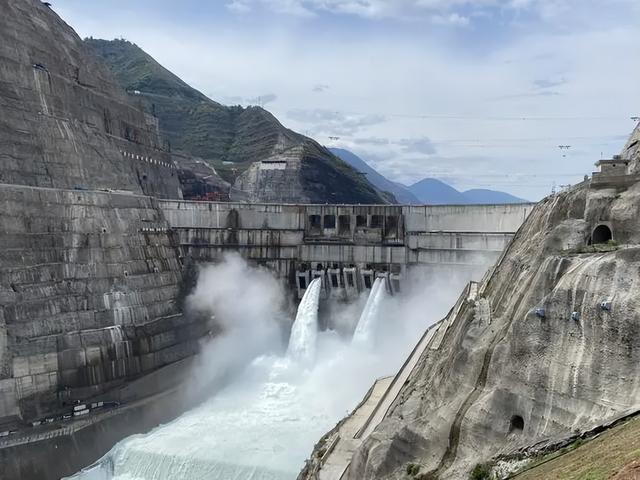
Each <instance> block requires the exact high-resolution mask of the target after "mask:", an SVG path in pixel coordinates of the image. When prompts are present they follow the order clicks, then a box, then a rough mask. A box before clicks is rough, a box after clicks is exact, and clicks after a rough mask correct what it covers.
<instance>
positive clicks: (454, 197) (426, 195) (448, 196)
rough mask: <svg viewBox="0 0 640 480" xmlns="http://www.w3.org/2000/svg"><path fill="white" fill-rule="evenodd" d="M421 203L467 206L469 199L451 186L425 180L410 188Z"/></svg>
mask: <svg viewBox="0 0 640 480" xmlns="http://www.w3.org/2000/svg"><path fill="white" fill-rule="evenodd" d="M409 191H410V192H411V193H413V194H414V195H415V196H416V197H417V198H418V200H420V203H428V204H431V205H442V204H467V203H469V202H468V200H467V197H465V196H464V194H462V193H460V192H459V191H458V190H456V189H455V188H453V187H452V186H450V185H447V184H446V183H444V182H441V181H440V180H436V179H435V178H425V179H423V180H420V181H419V182H417V183H414V184H413V185H411V186H410V187H409Z"/></svg>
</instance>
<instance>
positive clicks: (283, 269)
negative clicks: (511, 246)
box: [158, 200, 533, 297]
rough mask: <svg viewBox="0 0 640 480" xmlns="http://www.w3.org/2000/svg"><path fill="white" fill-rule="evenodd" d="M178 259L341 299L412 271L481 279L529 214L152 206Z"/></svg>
mask: <svg viewBox="0 0 640 480" xmlns="http://www.w3.org/2000/svg"><path fill="white" fill-rule="evenodd" d="M158 207H159V208H160V209H161V210H162V212H163V214H164V217H165V218H166V220H167V223H168V224H169V225H170V227H171V229H172V231H173V232H174V234H175V238H176V240H177V241H178V242H179V244H180V249H181V252H182V255H183V256H184V259H185V261H190V262H203V261H206V262H209V261H218V260H220V259H221V257H222V255H224V253H225V252H227V251H230V250H233V251H238V252H240V253H241V254H242V255H243V256H244V257H245V258H247V259H250V260H253V261H255V262H257V263H259V264H262V265H265V266H267V267H268V268H270V269H271V270H273V271H275V272H277V273H278V274H279V275H280V276H281V277H283V278H286V279H288V281H289V283H290V284H291V285H292V286H293V285H295V286H296V288H297V290H298V293H299V296H300V297H301V296H302V294H303V293H304V290H305V289H306V286H307V285H308V284H309V283H310V280H311V279H312V277H315V276H322V277H323V278H325V280H326V281H325V287H324V288H325V290H331V289H334V290H335V289H339V290H341V291H342V293H344V294H347V295H348V294H349V292H352V293H357V291H358V290H362V289H364V288H370V287H371V284H372V278H373V277H374V276H376V275H378V274H383V273H388V274H389V275H390V276H391V277H394V278H395V279H396V280H399V279H401V278H403V277H404V276H406V275H407V274H409V270H411V269H412V267H418V266H422V267H425V268H426V269H427V271H428V272H431V273H433V274H439V273H444V272H451V271H452V269H453V270H455V271H457V272H462V273H465V272H466V273H467V274H478V273H480V275H481V274H482V273H481V272H482V271H483V270H484V269H486V268H487V267H488V266H489V265H491V264H492V263H493V262H495V260H496V259H497V257H498V256H499V255H500V253H501V252H502V251H503V250H504V248H505V247H506V245H507V244H508V243H509V241H510V240H511V238H512V237H513V235H514V233H515V232H516V230H517V229H518V228H519V226H520V225H521V224H522V223H523V222H524V220H525V219H526V218H527V215H528V214H529V212H530V211H531V209H532V208H533V206H532V205H531V204H513V205H437V206H435V205H432V206H365V205H270V204H241V203H205V202H188V201H177V200H159V201H158Z"/></svg>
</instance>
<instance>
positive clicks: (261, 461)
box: [73, 257, 449, 480]
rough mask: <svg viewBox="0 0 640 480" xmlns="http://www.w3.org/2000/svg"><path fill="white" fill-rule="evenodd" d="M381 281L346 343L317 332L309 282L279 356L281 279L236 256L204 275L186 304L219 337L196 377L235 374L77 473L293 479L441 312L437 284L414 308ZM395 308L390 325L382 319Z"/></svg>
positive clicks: (87, 476)
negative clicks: (210, 321)
mask: <svg viewBox="0 0 640 480" xmlns="http://www.w3.org/2000/svg"><path fill="white" fill-rule="evenodd" d="M384 282H385V280H384V279H377V280H376V281H375V282H374V285H373V288H372V290H371V292H370V295H369V298H368V300H367V305H366V307H365V309H364V311H363V313H362V315H361V316H360V319H359V323H358V326H357V328H356V333H355V334H354V336H353V338H352V339H349V338H342V337H341V336H340V335H339V334H338V333H336V332H332V331H327V332H319V331H318V301H319V297H320V291H321V287H322V285H321V281H320V280H317V281H315V283H312V284H310V285H309V288H308V290H307V292H306V294H305V297H304V299H303V300H302V302H301V304H300V306H299V308H298V313H297V315H296V320H295V322H294V326H293V328H292V331H291V336H290V341H289V346H288V349H287V353H286V355H285V353H284V352H283V350H282V349H281V344H280V343H279V339H280V336H279V335H273V326H275V325H276V324H277V322H276V321H275V320H276V318H280V312H279V310H278V308H277V307H276V305H278V304H279V303H280V302H281V300H282V295H280V293H279V292H278V288H276V287H277V286H278V282H277V281H276V280H275V279H272V278H269V277H268V275H266V273H265V272H262V271H260V270H255V269H251V268H250V267H249V266H247V265H246V264H245V263H244V262H243V261H242V260H241V259H240V258H239V257H232V258H228V259H227V260H226V261H225V263H224V264H222V265H219V266H217V267H215V268H212V269H208V270H207V271H205V272H203V274H202V275H201V277H200V279H199V283H198V287H197V290H196V292H195V294H194V298H192V299H191V301H192V304H193V303H197V305H198V306H199V307H200V309H201V310H203V311H204V312H211V313H214V312H215V313H216V318H217V319H218V320H219V321H220V322H222V325H223V326H224V332H225V333H224V334H223V335H221V336H220V337H219V338H216V339H215V340H214V341H212V343H211V344H210V346H209V347H208V348H206V349H205V351H204V352H203V354H201V358H202V359H203V360H202V362H203V366H202V367H200V368H199V369H198V370H196V371H195V372H194V379H195V381H196V382H201V381H202V378H207V379H211V378H217V377H216V375H218V374H220V373H221V372H229V371H232V372H235V373H234V374H233V381H231V382H230V383H229V384H228V385H227V386H226V387H225V388H223V389H222V390H219V391H217V393H216V394H215V395H214V396H212V397H210V398H209V399H207V400H206V401H204V402H203V403H202V404H201V405H199V406H198V407H196V408H193V409H192V410H190V411H188V412H186V413H184V414H183V415H182V416H180V417H179V418H177V419H176V420H174V421H172V422H171V423H169V424H167V425H163V426H160V427H158V428H156V429H154V430H153V431H151V432H149V433H147V434H145V435H134V436H132V437H129V438H127V439H125V440H123V441H121V442H120V443H119V444H118V445H116V446H115V447H114V448H113V449H112V450H111V451H110V452H109V453H108V454H107V455H106V456H105V457H103V458H102V459H101V460H100V461H99V462H97V463H96V464H94V465H93V466H92V467H89V468H87V469H85V470H84V471H83V472H80V473H79V474H78V475H76V476H74V477H73V478H74V479H79V480H174V479H185V480H204V479H206V480H231V479H233V480H245V479H251V480H292V479H295V478H296V476H297V474H298V472H299V471H300V468H301V467H302V466H303V462H304V459H305V458H307V456H308V454H309V452H310V451H311V450H312V448H313V445H314V444H315V443H316V442H317V439H318V438H320V437H321V436H322V435H323V434H324V433H326V431H327V430H329V429H330V428H331V427H333V426H334V425H335V424H336V422H337V421H338V420H339V419H340V418H341V417H343V416H344V414H345V412H346V411H348V410H350V409H351V408H353V407H355V406H356V405H357V404H358V402H359V401H360V400H361V399H362V395H363V394H364V393H365V392H366V391H367V389H368V388H369V387H370V386H371V384H372V382H373V381H374V379H375V378H378V377H380V376H383V375H390V374H393V373H394V372H395V371H396V369H397V368H398V367H399V366H400V365H401V363H402V361H403V360H404V358H405V355H406V353H407V351H408V350H409V349H410V348H411V347H412V346H413V343H414V341H415V338H416V335H417V334H418V333H421V332H422V331H423V329H424V325H425V323H427V322H428V321H429V318H428V317H427V315H431V314H432V315H441V314H442V313H443V312H446V310H444V309H443V310H442V311H441V312H438V311H436V312H433V311H432V304H431V303H429V306H430V309H427V308H426V303H425V301H426V299H428V298H429V295H431V294H432V293H433V292H432V290H433V289H428V290H424V291H420V293H421V294H420V295H419V296H416V297H415V298H416V299H419V300H420V302H419V303H416V304H412V303H411V299H410V298H403V297H401V296H394V297H392V298H391V297H388V296H387V295H386V290H385V283H384ZM425 292H426V293H425ZM240 297H242V298H244V299H246V301H243V302H238V301H237V299H238V298H240ZM444 306H446V307H448V306H449V304H447V305H444ZM354 315H355V316H357V315H358V314H357V313H354ZM391 315H392V316H393V317H394V323H393V324H392V322H384V323H383V322H380V319H381V318H382V317H383V316H391ZM435 318H438V317H434V318H433V319H435ZM283 323H284V322H283ZM427 324H428V323H427ZM374 341H375V348H374V347H373V343H374ZM368 345H371V347H368ZM362 347H364V348H362ZM305 359H309V360H308V361H305ZM205 366H206V368H205Z"/></svg>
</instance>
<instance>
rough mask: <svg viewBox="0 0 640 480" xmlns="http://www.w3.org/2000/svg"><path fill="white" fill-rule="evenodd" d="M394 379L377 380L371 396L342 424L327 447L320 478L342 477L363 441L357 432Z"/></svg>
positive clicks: (332, 479) (327, 479)
mask: <svg viewBox="0 0 640 480" xmlns="http://www.w3.org/2000/svg"><path fill="white" fill-rule="evenodd" d="M392 380H393V377H386V378H381V379H379V380H376V383H374V385H373V387H372V388H371V390H370V391H369V392H370V393H369V396H368V397H367V398H366V399H365V401H364V402H363V403H362V404H361V405H360V406H359V407H358V408H357V409H356V410H355V411H354V412H353V414H352V415H351V416H350V417H349V418H348V419H347V420H346V421H345V422H344V423H343V424H342V426H341V427H340V430H339V431H338V435H337V437H336V438H335V440H334V441H333V442H332V443H331V445H330V446H329V448H328V449H327V453H326V454H325V458H323V459H322V462H323V464H322V469H321V470H320V472H319V473H320V475H319V478H320V480H337V479H339V478H341V477H342V475H343V474H344V471H345V470H346V469H347V466H349V463H350V462H351V457H353V453H354V452H355V451H356V449H357V448H358V447H359V446H360V444H361V443H362V441H361V440H359V439H357V438H354V437H355V435H356V433H357V432H358V430H360V429H361V428H362V427H363V425H364V424H365V422H366V421H367V420H368V419H369V417H370V416H371V414H372V413H373V411H374V410H375V408H376V405H378V403H379V402H380V400H381V399H382V396H383V395H384V393H385V392H386V391H387V389H388V388H389V385H390V384H391V382H392Z"/></svg>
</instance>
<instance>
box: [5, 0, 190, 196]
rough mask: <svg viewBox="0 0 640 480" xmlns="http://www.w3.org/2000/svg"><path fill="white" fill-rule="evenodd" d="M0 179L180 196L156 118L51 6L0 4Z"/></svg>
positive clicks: (31, 1) (28, 2) (31, 2)
mask: <svg viewBox="0 0 640 480" xmlns="http://www.w3.org/2000/svg"><path fill="white" fill-rule="evenodd" d="M0 9H1V10H2V15H1V16H0V109H1V112H2V114H1V115H0V147H1V148H0V182H2V183H12V184H21V185H32V186H41V187H57V188H76V187H77V188H85V189H106V188H110V189H124V190H130V191H133V192H137V193H145V194H149V195H156V196H162V197H171V198H176V197H179V196H180V188H179V182H178V177H177V172H176V170H175V168H172V167H173V165H172V163H171V158H170V156H169V155H168V153H167V152H165V151H162V150H161V149H159V147H160V146H161V142H160V140H159V138H158V127H157V121H156V119H155V118H154V117H152V116H150V115H147V114H145V113H144V112H143V111H142V110H141V109H139V108H137V107H135V106H134V105H133V104H132V103H131V102H130V101H129V99H128V98H127V97H126V95H125V94H124V92H123V91H122V90H121V88H120V87H119V86H118V85H117V82H116V81H115V79H114V77H113V75H112V74H111V72H109V70H108V69H107V68H106V67H104V66H103V65H101V64H100V63H99V62H98V61H97V60H96V59H95V58H94V57H93V55H92V54H91V53H90V52H89V51H88V49H87V48H86V46H85V45H84V44H83V42H82V40H81V39H80V38H79V37H78V36H77V35H76V34H75V32H74V31H73V30H72V29H71V28H70V27H69V26H68V25H66V24H65V23H64V22H63V21H62V20H61V19H60V18H59V17H58V16H57V15H56V14H55V13H54V12H53V11H52V10H51V9H50V8H48V7H47V6H46V5H45V4H43V3H41V2H39V1H36V0H26V1H20V2H16V1H11V0H0Z"/></svg>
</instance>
